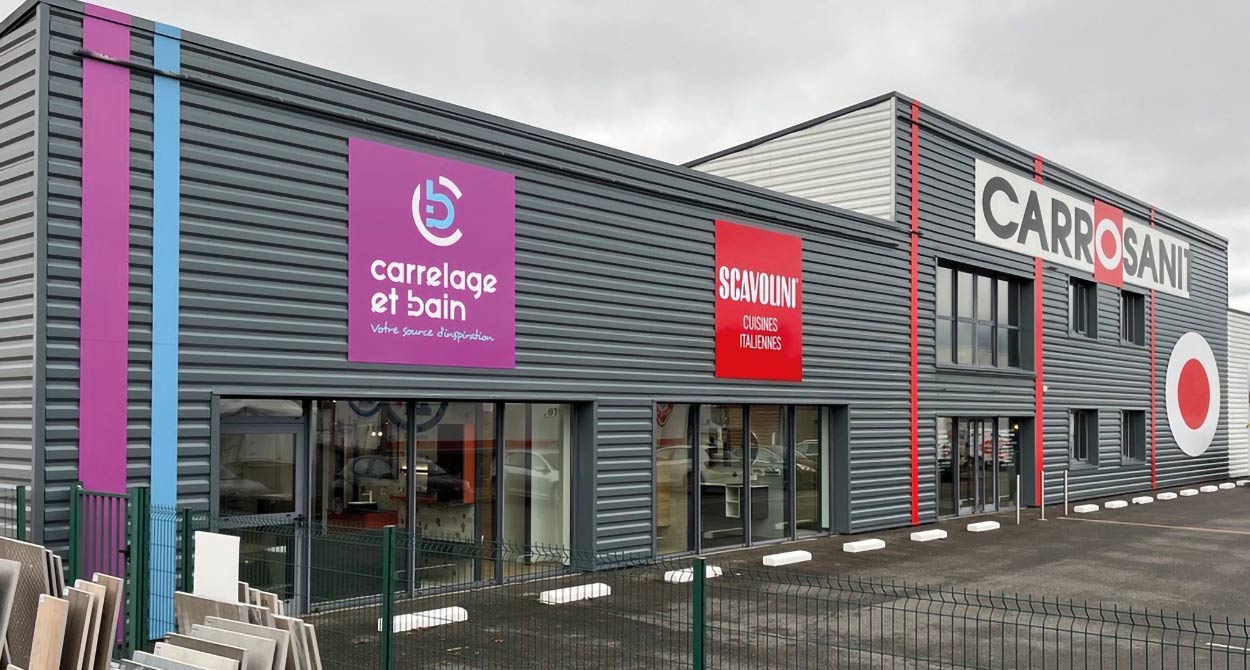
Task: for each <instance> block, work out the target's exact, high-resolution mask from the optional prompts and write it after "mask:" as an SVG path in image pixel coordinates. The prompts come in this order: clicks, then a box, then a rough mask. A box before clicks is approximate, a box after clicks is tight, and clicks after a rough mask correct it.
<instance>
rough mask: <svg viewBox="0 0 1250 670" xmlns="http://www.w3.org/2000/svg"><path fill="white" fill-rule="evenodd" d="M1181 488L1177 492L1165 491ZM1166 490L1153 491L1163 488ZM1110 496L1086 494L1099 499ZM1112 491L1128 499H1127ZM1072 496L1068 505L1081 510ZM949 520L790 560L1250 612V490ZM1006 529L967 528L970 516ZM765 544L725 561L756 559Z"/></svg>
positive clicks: (856, 571) (929, 579)
mask: <svg viewBox="0 0 1250 670" xmlns="http://www.w3.org/2000/svg"><path fill="white" fill-rule="evenodd" d="M1164 490H1168V491H1178V490H1179V489H1161V490H1160V491H1159V492H1162V491H1164ZM1157 493H1158V492H1156V494H1157ZM1111 499H1112V498H1108V499H1100V500H1090V501H1081V502H1082V503H1097V504H1098V505H1099V507H1100V508H1101V507H1102V503H1104V502H1106V500H1111ZM1114 499H1123V500H1130V499H1131V496H1119V497H1117V498H1114ZM1075 505H1076V503H1073V504H1072V506H1073V507H1075ZM1039 516H1040V515H1039V513H1038V512H1037V510H1033V509H1029V510H1024V511H1022V513H1021V517H1022V519H1021V524H1020V525H1019V526H1017V525H1015V523H1016V515H1015V512H1009V513H1002V514H996V515H990V516H977V517H975V518H973V519H964V520H960V521H948V522H944V523H941V524H936V525H934V526H925V527H922V528H921V529H925V528H942V529H945V530H946V531H947V532H948V533H949V537H948V538H947V539H945V540H940V541H936V542H928V543H919V542H912V541H911V540H910V539H909V536H910V534H911V533H912V532H913V530H917V529H912V528H906V529H897V530H891V531H884V532H880V533H867V534H864V535H862V536H861V535H857V536H853V537H833V538H821V539H818V540H810V541H807V542H799V543H792V544H789V545H786V546H785V549H790V548H794V549H805V550H807V551H810V552H812V555H813V560H812V561H811V562H808V563H800V564H795V565H791V566H786V569H787V570H791V571H794V572H802V573H808V574H824V575H828V574H853V575H863V576H870V577H879V578H886V579H896V580H905V581H908V582H919V583H924V584H931V585H941V586H959V587H967V588H973V589H979V590H992V591H995V592H1008V593H1022V594H1029V595H1034V596H1045V597H1050V598H1065V599H1072V600H1077V601H1087V600H1088V601H1090V602H1105V603H1115V604H1120V605H1127V606H1130V607H1137V608H1149V609H1155V610H1159V609H1163V610H1169V611H1178V610H1179V611H1186V612H1188V611H1201V612H1203V613H1209V614H1216V615H1220V616H1233V617H1237V618H1243V617H1247V616H1250V487H1238V488H1235V489H1232V490H1222V491H1219V492H1218V493H1204V494H1201V495H1197V496H1193V497H1178V498H1177V499H1175V500H1169V501H1160V500H1156V502H1154V503H1152V504H1149V505H1129V506H1128V507H1125V508H1121V509H1114V510H1107V509H1100V510H1099V511H1097V512H1093V513H1090V514H1071V516H1069V517H1066V518H1065V517H1064V516H1063V506H1062V505H1059V506H1058V507H1055V506H1050V507H1047V513H1046V516H1047V519H1048V520H1047V521H1040V520H1038V517H1039ZM987 519H989V520H995V521H998V522H999V523H1000V524H1001V528H1000V529H999V530H995V531H990V532H986V533H970V532H968V531H967V530H966V529H965V528H966V526H967V524H968V523H969V521H983V520H987ZM868 537H875V538H880V539H882V540H885V543H886V546H885V548H884V549H880V550H877V551H871V552H866V553H861V554H847V553H844V552H843V551H842V544H843V543H844V542H846V541H848V540H851V539H863V538H868ZM785 549H782V548H780V547H766V548H758V549H752V550H750V551H740V552H733V553H730V554H725V557H733V558H734V559H745V560H751V561H754V560H758V557H762V556H763V555H765V554H769V553H775V552H778V551H783V550H785Z"/></svg>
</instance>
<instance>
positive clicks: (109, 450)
mask: <svg viewBox="0 0 1250 670" xmlns="http://www.w3.org/2000/svg"><path fill="white" fill-rule="evenodd" d="M129 23H130V17H129V16H127V15H125V14H121V13H118V12H114V11H112V10H109V9H104V8H102V7H95V6H93V5H87V6H86V16H85V17H84V18H83V26H82V42H83V48H84V49H86V50H88V51H94V52H96V53H101V54H104V55H107V56H112V57H113V58H117V59H120V60H129V59H130V28H129ZM129 280H130V71H129V70H127V69H126V68H123V67H119V66H117V65H110V64H107V63H102V62H100V61H97V60H92V59H90V58H85V59H83V64H82V291H81V295H82V310H81V316H80V323H79V357H80V358H79V379H80V384H81V385H80V396H79V402H78V473H79V474H78V476H79V478H80V479H81V480H82V483H83V487H84V488H86V489H89V490H95V491H111V492H116V493H121V492H123V491H125V490H126V391H127V386H126V362H127V326H128V322H129V311H130V310H129V307H130V296H129V289H130V281H129Z"/></svg>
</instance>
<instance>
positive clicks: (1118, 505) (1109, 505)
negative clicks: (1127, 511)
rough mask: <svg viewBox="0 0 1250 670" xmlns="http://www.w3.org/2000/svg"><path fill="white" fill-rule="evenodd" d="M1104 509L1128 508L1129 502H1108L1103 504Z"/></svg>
mask: <svg viewBox="0 0 1250 670" xmlns="http://www.w3.org/2000/svg"><path fill="white" fill-rule="evenodd" d="M1103 507H1105V508H1107V509H1120V508H1121V507H1128V501H1127V500H1108V501H1107V502H1105V503H1103Z"/></svg>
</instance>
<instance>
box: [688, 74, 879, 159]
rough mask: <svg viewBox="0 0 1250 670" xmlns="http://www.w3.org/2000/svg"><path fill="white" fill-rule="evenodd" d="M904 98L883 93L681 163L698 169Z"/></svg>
mask: <svg viewBox="0 0 1250 670" xmlns="http://www.w3.org/2000/svg"><path fill="white" fill-rule="evenodd" d="M902 97H903V95H902V94H901V93H899V92H898V91H890V92H889V93H883V94H882V95H878V96H876V97H873V98H869V99H867V100H863V101H861V102H857V103H855V104H853V105H849V106H847V107H843V108H842V109H839V110H837V111H835V112H829V113H828V114H823V115H821V116H818V117H816V118H814V119H808V120H806V121H802V122H800V123H796V124H794V125H793V126H790V127H788V128H782V129H781V130H778V131H775V132H771V133H769V134H767V135H763V136H761V137H757V138H755V139H753V140H747V141H746V142H743V143H742V144H738V145H736V146H732V147H729V148H728V149H721V150H720V151H717V152H715V153H711V154H708V155H706V156H703V157H702V158H696V159H694V160H692V161H687V162H685V163H681V166H682V167H690V168H692V167H696V166H699V165H702V164H704V163H707V162H709V161H713V160H716V159H717V158H723V157H724V156H728V155H730V154H736V153H738V152H739V151H745V150H747V149H751V148H753V147H757V146H759V145H761V144H763V143H765V142H769V141H771V140H775V139H777V138H779V137H785V136H786V135H789V134H790V133H796V132H798V131H800V130H806V129H808V128H811V127H812V126H816V125H820V124H822V123H824V122H826V121H831V120H833V119H836V118H838V117H839V116H843V115H845V114H850V113H851V112H857V111H859V110H861V109H864V108H866V107H872V106H873V105H876V104H880V103H882V102H885V101H886V100H889V99H890V98H902Z"/></svg>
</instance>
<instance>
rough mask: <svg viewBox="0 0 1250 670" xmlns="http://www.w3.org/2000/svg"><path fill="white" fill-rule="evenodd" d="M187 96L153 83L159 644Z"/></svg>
mask: <svg viewBox="0 0 1250 670" xmlns="http://www.w3.org/2000/svg"><path fill="white" fill-rule="evenodd" d="M181 36H182V31H180V30H179V29H178V28H174V27H172V26H167V25H164V24H160V23H158V24H156V34H155V36H154V37H153V39H152V47H153V61H154V65H155V67H156V68H157V69H159V70H165V71H170V72H178V71H179V69H180V60H181V48H180V38H181ZM181 102H182V91H181V84H180V83H179V82H178V80H177V79H173V78H170V77H163V76H159V75H157V76H154V77H153V78H152V416H151V422H152V431H151V445H150V447H151V448H150V452H149V453H150V458H151V472H150V481H151V487H152V504H153V505H154V506H156V508H160V509H155V508H154V510H153V512H152V528H153V532H152V539H151V552H150V556H151V566H150V572H151V576H150V582H151V589H152V591H153V593H154V594H155V595H156V596H157V597H154V598H152V602H151V604H150V606H149V607H150V608H151V612H150V616H149V620H150V627H151V629H150V630H149V634H150V636H151V639H157V638H160V637H163V636H164V635H165V634H166V633H168V632H169V631H168V630H166V629H165V627H166V626H167V625H168V624H165V623H163V622H169V621H173V594H174V589H175V584H174V582H173V577H172V576H173V575H174V574H175V569H174V567H175V562H176V555H175V551H174V547H173V543H171V542H170V541H169V540H170V538H171V537H173V536H174V535H175V534H176V532H177V522H176V517H175V516H174V515H173V514H172V511H173V509H174V508H175V507H176V506H177V504H178V307H179V305H178V303H179V300H178V299H179V285H178V256H179V235H180V231H179V229H180V226H181V221H180V214H181V190H180V182H181V170H180V164H181V150H180V142H181V139H180V127H181V123H182V115H181Z"/></svg>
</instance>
